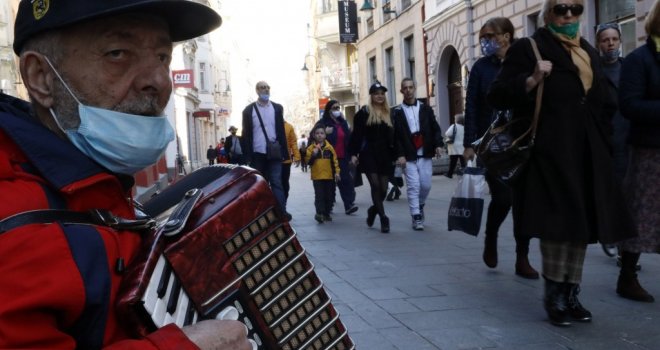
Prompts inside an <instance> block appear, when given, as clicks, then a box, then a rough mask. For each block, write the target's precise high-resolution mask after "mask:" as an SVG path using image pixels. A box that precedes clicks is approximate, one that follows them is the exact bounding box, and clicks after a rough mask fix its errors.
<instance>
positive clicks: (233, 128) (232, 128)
mask: <svg viewBox="0 0 660 350" xmlns="http://www.w3.org/2000/svg"><path fill="white" fill-rule="evenodd" d="M232 130H238V128H237V127H235V126H233V125H232V126H230V127H229V132H231V131H232Z"/></svg>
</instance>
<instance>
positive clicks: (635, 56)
mask: <svg viewBox="0 0 660 350" xmlns="http://www.w3.org/2000/svg"><path fill="white" fill-rule="evenodd" d="M619 110H620V111H621V114H623V116H624V117H625V118H627V119H630V133H629V134H628V143H629V144H631V145H633V146H639V147H652V148H659V147H660V114H659V113H658V111H660V53H658V52H657V51H656V47H655V43H654V42H653V40H651V38H648V39H647V40H646V45H643V46H640V47H638V48H637V49H635V50H634V51H633V52H631V53H630V54H629V55H628V56H626V58H625V59H624V60H623V66H622V67H621V79H620V81H619Z"/></svg>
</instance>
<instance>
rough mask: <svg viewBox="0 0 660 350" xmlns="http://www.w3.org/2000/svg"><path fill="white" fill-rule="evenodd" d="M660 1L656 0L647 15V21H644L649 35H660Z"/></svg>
mask: <svg viewBox="0 0 660 350" xmlns="http://www.w3.org/2000/svg"><path fill="white" fill-rule="evenodd" d="M658 3H660V1H659V0H655V2H654V3H653V5H651V8H650V9H649V13H648V14H647V15H646V21H645V22H644V29H645V30H646V34H647V35H656V36H660V5H658Z"/></svg>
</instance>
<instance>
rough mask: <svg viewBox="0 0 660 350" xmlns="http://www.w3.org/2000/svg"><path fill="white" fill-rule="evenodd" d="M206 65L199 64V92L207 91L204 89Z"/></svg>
mask: <svg viewBox="0 0 660 350" xmlns="http://www.w3.org/2000/svg"><path fill="white" fill-rule="evenodd" d="M205 78H206V63H204V62H200V63H199V90H200V91H207V90H208V89H207V88H206V79H205Z"/></svg>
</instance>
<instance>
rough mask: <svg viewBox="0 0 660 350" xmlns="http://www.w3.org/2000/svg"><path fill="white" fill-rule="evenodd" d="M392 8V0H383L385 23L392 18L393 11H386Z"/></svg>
mask: <svg viewBox="0 0 660 350" xmlns="http://www.w3.org/2000/svg"><path fill="white" fill-rule="evenodd" d="M391 9H392V3H391V2H390V0H383V23H385V22H387V21H389V20H390V19H392V14H393V13H391V12H386V11H390V10H391Z"/></svg>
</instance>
